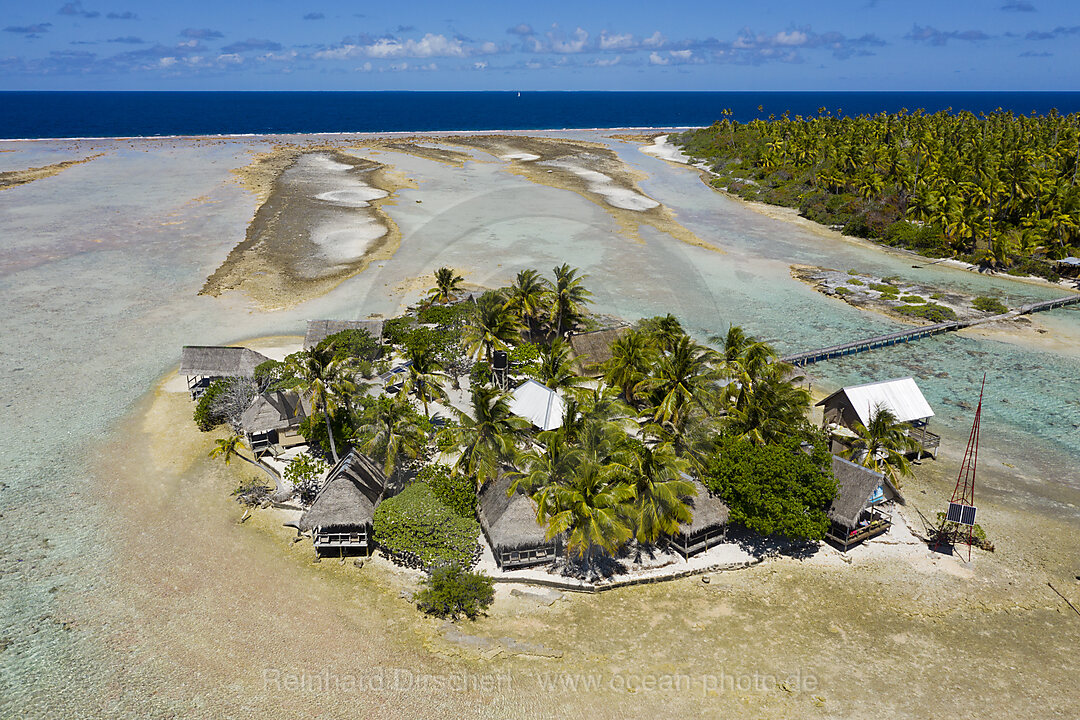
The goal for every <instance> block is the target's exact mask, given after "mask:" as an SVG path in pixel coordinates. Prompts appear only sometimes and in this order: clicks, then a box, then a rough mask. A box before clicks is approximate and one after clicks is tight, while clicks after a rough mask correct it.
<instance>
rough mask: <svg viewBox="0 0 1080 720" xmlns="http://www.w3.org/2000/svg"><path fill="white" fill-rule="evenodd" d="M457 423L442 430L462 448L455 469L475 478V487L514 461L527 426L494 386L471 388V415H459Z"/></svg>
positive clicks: (525, 421) (502, 393) (504, 394)
mask: <svg viewBox="0 0 1080 720" xmlns="http://www.w3.org/2000/svg"><path fill="white" fill-rule="evenodd" d="M459 423H460V424H459V426H458V427H456V428H449V429H448V430H447V431H445V432H447V436H448V437H449V438H450V440H451V441H452V443H453V444H454V445H455V446H457V447H459V448H461V456H460V457H459V458H458V460H457V463H456V464H455V466H454V469H455V470H456V471H458V472H464V473H465V474H467V475H469V476H470V477H473V478H475V479H476V482H477V486H481V485H483V484H484V483H485V482H487V481H488V480H491V479H493V478H494V477H495V476H496V475H498V472H499V467H500V466H501V465H502V464H506V463H510V462H511V461H513V459H514V458H515V456H516V455H517V443H518V441H519V440H520V439H521V438H522V437H524V434H525V431H526V430H527V428H528V424H529V423H528V421H527V420H524V419H523V418H519V417H517V416H515V415H514V414H513V413H511V412H510V402H509V400H508V395H507V394H506V393H504V392H502V391H501V390H499V389H498V388H493V387H478V388H474V389H473V393H472V415H471V416H470V415H466V414H465V413H461V414H460V416H459Z"/></svg>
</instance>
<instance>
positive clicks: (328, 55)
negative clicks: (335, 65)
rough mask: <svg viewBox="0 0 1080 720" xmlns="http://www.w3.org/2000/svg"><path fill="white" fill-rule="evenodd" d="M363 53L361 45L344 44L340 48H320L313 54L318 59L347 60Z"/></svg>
mask: <svg viewBox="0 0 1080 720" xmlns="http://www.w3.org/2000/svg"><path fill="white" fill-rule="evenodd" d="M360 54H361V49H360V47H358V46H356V45H342V46H341V47H338V48H330V49H329V50H319V51H318V52H317V53H315V55H314V56H313V57H314V58H315V59H316V60H345V59H347V58H351V57H357V56H358V55H360Z"/></svg>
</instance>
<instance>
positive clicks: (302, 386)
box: [289, 348, 357, 463]
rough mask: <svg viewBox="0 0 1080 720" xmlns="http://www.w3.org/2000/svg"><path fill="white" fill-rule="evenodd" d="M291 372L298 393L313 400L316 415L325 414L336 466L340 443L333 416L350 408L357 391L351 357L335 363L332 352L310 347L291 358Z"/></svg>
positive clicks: (327, 432) (324, 418) (324, 417)
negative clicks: (337, 441) (333, 425)
mask: <svg viewBox="0 0 1080 720" xmlns="http://www.w3.org/2000/svg"><path fill="white" fill-rule="evenodd" d="M289 371H290V372H291V373H292V374H293V375H294V376H295V377H296V378H297V380H298V382H297V386H296V391H297V392H298V393H300V394H301V395H303V396H306V397H308V398H310V400H311V404H312V405H313V406H314V408H315V410H316V412H320V413H322V415H323V420H324V421H325V422H326V434H327V436H328V437H329V438H330V452H331V454H332V455H333V457H334V462H335V463H336V462H337V461H338V453H337V443H336V442H335V441H334V430H333V428H332V427H331V426H330V416H331V415H332V414H333V413H334V411H335V410H337V408H339V407H341V406H342V405H345V406H346V407H348V406H349V404H350V403H351V398H352V396H353V395H354V394H355V393H356V392H357V387H356V382H355V380H354V379H353V377H354V375H353V372H354V366H353V360H352V358H340V359H338V360H334V359H333V358H332V357H331V355H330V354H329V353H327V352H319V351H318V350H316V349H315V348H311V349H310V350H305V351H302V352H300V353H297V354H296V355H294V356H291V357H290V361H289Z"/></svg>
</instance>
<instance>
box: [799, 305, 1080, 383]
mask: <svg viewBox="0 0 1080 720" xmlns="http://www.w3.org/2000/svg"><path fill="white" fill-rule="evenodd" d="M1077 304H1080V295H1070V296H1068V297H1063V298H1057V299H1054V300H1043V301H1042V302H1037V303H1029V304H1027V305H1021V306H1020V307H1019V308H1018V309H1016V310H1010V311H1009V312H1007V313H1003V314H1001V315H993V316H991V317H986V318H974V319H971V320H952V321H950V322H943V323H937V324H936V325H924V326H923V327H918V328H911V329H909V330H901V331H899V332H894V333H888V334H886V335H877V336H875V337H871V338H867V339H865V340H857V341H855V342H849V343H843V344H841V345H831V346H829V347H824V348H818V349H816V350H806V351H804V352H799V353H794V354H792V355H785V356H784V357H782V358H780V361H781V362H786V363H788V364H789V365H794V366H796V367H805V366H807V365H812V364H814V363H816V362H821V361H823V360H832V359H834V358H839V357H844V356H846V355H855V354H857V353H862V352H867V351H868V350H874V349H877V348H883V347H889V346H890V345H900V344H903V343H909V342H912V341H914V340H921V339H923V338H926V337H932V336H934V335H941V334H942V333H947V332H955V331H957V330H962V329H963V328H966V327H971V326H973V325H982V324H984V323H989V322H994V321H996V320H1006V319H1008V318H1012V317H1016V316H1018V315H1030V314H1031V313H1036V312H1044V311H1046V310H1054V309H1057V308H1061V307H1065V306H1067V305H1077Z"/></svg>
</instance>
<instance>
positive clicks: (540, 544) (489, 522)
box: [477, 473, 559, 570]
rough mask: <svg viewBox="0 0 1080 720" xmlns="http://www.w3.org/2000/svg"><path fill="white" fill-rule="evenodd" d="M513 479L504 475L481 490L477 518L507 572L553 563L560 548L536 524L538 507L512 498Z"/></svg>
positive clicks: (518, 497) (515, 496) (519, 497)
mask: <svg viewBox="0 0 1080 720" xmlns="http://www.w3.org/2000/svg"><path fill="white" fill-rule="evenodd" d="M512 482H513V478H511V476H510V475H509V474H506V473H503V474H500V475H499V476H498V477H497V478H495V480H492V481H491V482H489V483H487V484H486V485H484V487H482V488H481V489H480V493H479V497H478V500H479V503H478V506H477V515H478V516H479V520H480V527H481V529H483V531H484V537H486V538H487V541H488V544H489V545H491V550H492V552H493V553H494V555H495V561H496V563H498V565H499V567H500V568H502V569H503V570H514V569H517V568H523V567H528V566H530V565H539V564H542V563H547V562H552V561H553V560H554V559H555V556H556V554H557V553H558V548H559V544H558V541H557V540H555V539H552V540H548V539H547V528H546V527H544V526H543V525H541V524H540V523H538V522H537V521H536V506H535V505H534V504H533V501H532V499H531V498H529V497H528V496H526V495H523V494H522V493H520V492H515V493H514V494H512V495H509V494H508V493H509V491H510V485H511V484H512Z"/></svg>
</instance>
